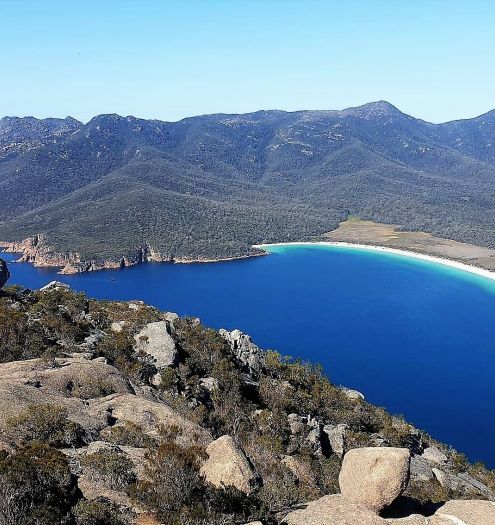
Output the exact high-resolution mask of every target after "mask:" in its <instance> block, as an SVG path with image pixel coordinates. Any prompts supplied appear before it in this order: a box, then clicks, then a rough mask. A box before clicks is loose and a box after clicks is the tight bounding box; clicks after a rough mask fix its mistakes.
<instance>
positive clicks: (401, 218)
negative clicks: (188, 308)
mask: <svg viewBox="0 0 495 525" xmlns="http://www.w3.org/2000/svg"><path fill="white" fill-rule="evenodd" d="M494 138H495V112H493V111H492V112H490V113H487V114H485V115H483V116H480V117H477V118H474V119H471V120H463V121H456V122H450V123H446V124H430V123H427V122H424V121H422V120H418V119H415V118H413V117H410V116H408V115H405V114H403V113H401V112H400V111H399V110H398V109H396V108H395V107H394V106H392V105H390V104H388V103H386V102H376V103H371V104H366V105H364V106H361V107H358V108H350V109H347V110H344V111H299V112H293V113H287V112H283V111H260V112H257V113H252V114H246V115H222V114H220V115H209V116H200V117H194V118H189V119H185V120H182V121H180V122H176V123H167V122H160V121H153V120H140V119H137V118H134V117H120V116H118V115H100V116H97V117H95V118H93V119H92V120H91V121H90V122H89V123H87V124H85V125H84V124H82V123H80V122H77V121H76V120H74V119H71V118H67V119H64V120H58V119H47V120H37V119H33V118H31V117H29V118H20V119H19V118H7V117H6V118H4V119H2V120H0V240H2V241H19V240H22V239H25V238H27V237H30V236H33V235H37V234H42V235H44V241H43V242H44V243H46V244H47V245H48V246H50V247H53V249H54V251H56V252H58V253H65V252H69V251H72V252H77V253H78V254H80V259H81V260H82V261H88V260H95V261H103V260H107V261H108V260H110V261H120V260H121V259H122V257H127V258H128V259H129V260H136V258H139V257H141V256H142V255H141V254H142V253H143V251H144V252H146V253H153V254H155V257H158V258H159V259H163V260H167V259H180V258H185V259H197V258H198V259H201V258H221V257H231V256H241V255H246V254H250V253H253V250H252V248H251V245H252V244H257V243H261V242H274V241H286V240H304V239H310V238H314V237H315V236H318V235H320V234H322V233H324V232H326V231H329V230H331V229H333V228H335V227H336V226H337V224H338V222H339V221H340V220H342V219H343V218H345V217H346V216H347V215H348V214H349V213H351V214H355V215H358V216H360V217H361V218H365V219H370V220H374V221H378V222H386V223H394V224H400V225H401V226H402V227H403V228H407V229H410V230H422V231H427V232H431V233H434V234H436V235H439V236H442V237H447V238H453V239H456V240H460V241H469V242H472V243H475V244H479V245H484V246H492V247H495V230H494V229H493V224H495V212H494V210H495V206H494V203H495V191H494V184H493V183H494V180H495V152H494ZM156 254H158V255H156Z"/></svg>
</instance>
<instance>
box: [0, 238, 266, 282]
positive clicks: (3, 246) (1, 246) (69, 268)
mask: <svg viewBox="0 0 495 525" xmlns="http://www.w3.org/2000/svg"><path fill="white" fill-rule="evenodd" d="M2 253H8V254H11V255H16V256H18V257H17V258H16V259H15V260H14V261H10V262H11V263H28V264H32V265H33V266H34V267H35V268H52V269H54V270H57V274H58V275H78V274H81V273H89V272H98V271H103V270H121V269H123V268H131V267H133V266H137V265H139V264H143V263H168V264H212V263H217V262H229V261H238V260H243V259H251V258H253V257H264V256H266V255H269V253H268V252H266V251H264V250H261V251H259V252H258V253H251V254H246V255H235V256H232V257H220V258H218V259H211V258H198V259H188V258H182V257H177V258H176V259H175V258H171V259H159V258H150V259H149V260H146V261H138V260H136V261H134V260H126V263H125V264H123V265H122V264H120V263H116V262H114V261H104V262H103V263H101V264H95V263H94V261H93V262H91V264H89V265H87V269H86V268H84V269H80V267H78V266H76V265H75V264H74V263H68V264H66V265H63V264H60V263H59V259H55V260H50V259H49V260H46V259H45V260H43V259H42V262H40V261H39V259H38V260H36V259H31V258H30V257H29V256H27V254H26V252H24V251H19V250H16V249H9V247H8V245H7V243H0V254H2ZM60 257H61V256H60ZM76 264H81V263H76ZM83 266H84V264H83Z"/></svg>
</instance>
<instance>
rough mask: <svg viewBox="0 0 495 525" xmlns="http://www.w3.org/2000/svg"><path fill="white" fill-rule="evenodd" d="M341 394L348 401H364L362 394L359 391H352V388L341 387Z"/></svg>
mask: <svg viewBox="0 0 495 525" xmlns="http://www.w3.org/2000/svg"><path fill="white" fill-rule="evenodd" d="M341 390H342V392H344V394H345V395H346V397H347V398H348V399H351V400H352V401H363V400H364V394H362V393H361V392H359V390H352V388H345V387H341Z"/></svg>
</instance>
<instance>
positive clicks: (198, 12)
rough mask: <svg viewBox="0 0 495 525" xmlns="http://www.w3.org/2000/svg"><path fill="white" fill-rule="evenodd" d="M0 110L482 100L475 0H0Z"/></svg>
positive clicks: (484, 51) (151, 114) (144, 113)
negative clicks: (0, 69) (1, 22)
mask: <svg viewBox="0 0 495 525" xmlns="http://www.w3.org/2000/svg"><path fill="white" fill-rule="evenodd" d="M0 7H1V8H2V21H3V24H2V26H3V27H2V31H1V32H0V57H1V61H2V73H3V74H2V77H3V82H2V83H0V117H1V116H4V115H10V116H13V115H15V116H26V115H33V116H36V117H39V118H43V117H49V116H52V117H65V116H67V115H71V116H73V117H75V118H77V119H78V120H82V121H88V120H89V119H90V118H92V117H93V116H94V115H97V114H100V113H118V114H121V115H134V116H136V117H141V118H155V119H160V120H167V121H170V120H172V121H173V120H179V119H181V118H184V117H188V116H193V115H198V114H207V113H245V112H251V111H257V110H259V109H282V110H287V111H294V110H300V109H343V108H346V107H350V106H358V105H361V104H364V103H367V102H371V101H375V100H387V101H388V102H390V103H392V104H393V105H395V106H397V107H398V108H399V109H400V110H401V111H403V112H405V113H408V114H410V115H413V116H415V117H418V118H422V119H424V120H427V121H430V122H445V121H449V120H456V119H461V118H471V117H474V116H477V115H480V114H483V113H485V112H487V111H489V110H491V109H494V108H495V96H494V94H493V86H494V85H495V65H494V62H493V56H495V39H494V38H493V26H494V22H495V4H493V3H489V2H486V1H483V0H473V1H471V2H469V3H467V2H462V1H456V0H450V1H446V0H436V1H427V0H416V1H414V2H396V1H393V0H376V1H373V2H367V1H365V0H350V1H348V2H337V1H333V0H329V1H322V0H305V1H302V0H298V1H296V0H263V1H261V0H252V1H249V2H247V1H241V0H230V1H227V0H209V1H208V2H199V1H192V0H183V1H178V0H169V1H163V2H159V1H155V0H148V1H146V2H138V1H137V0H134V1H131V0H120V1H116V0H108V1H106V2H97V1H95V0H88V1H85V2H84V3H83V2H64V1H62V0H45V1H44V2H38V1H36V0H21V1H14V0H0Z"/></svg>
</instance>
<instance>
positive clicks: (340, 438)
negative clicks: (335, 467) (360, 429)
mask: <svg viewBox="0 0 495 525" xmlns="http://www.w3.org/2000/svg"><path fill="white" fill-rule="evenodd" d="M323 432H325V434H326V435H327V438H328V442H329V444H330V448H331V451H332V452H333V453H334V454H337V456H339V457H340V458H341V457H342V456H343V455H344V452H345V436H346V433H347V425H346V424H344V423H340V424H338V425H325V426H324V427H323Z"/></svg>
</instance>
